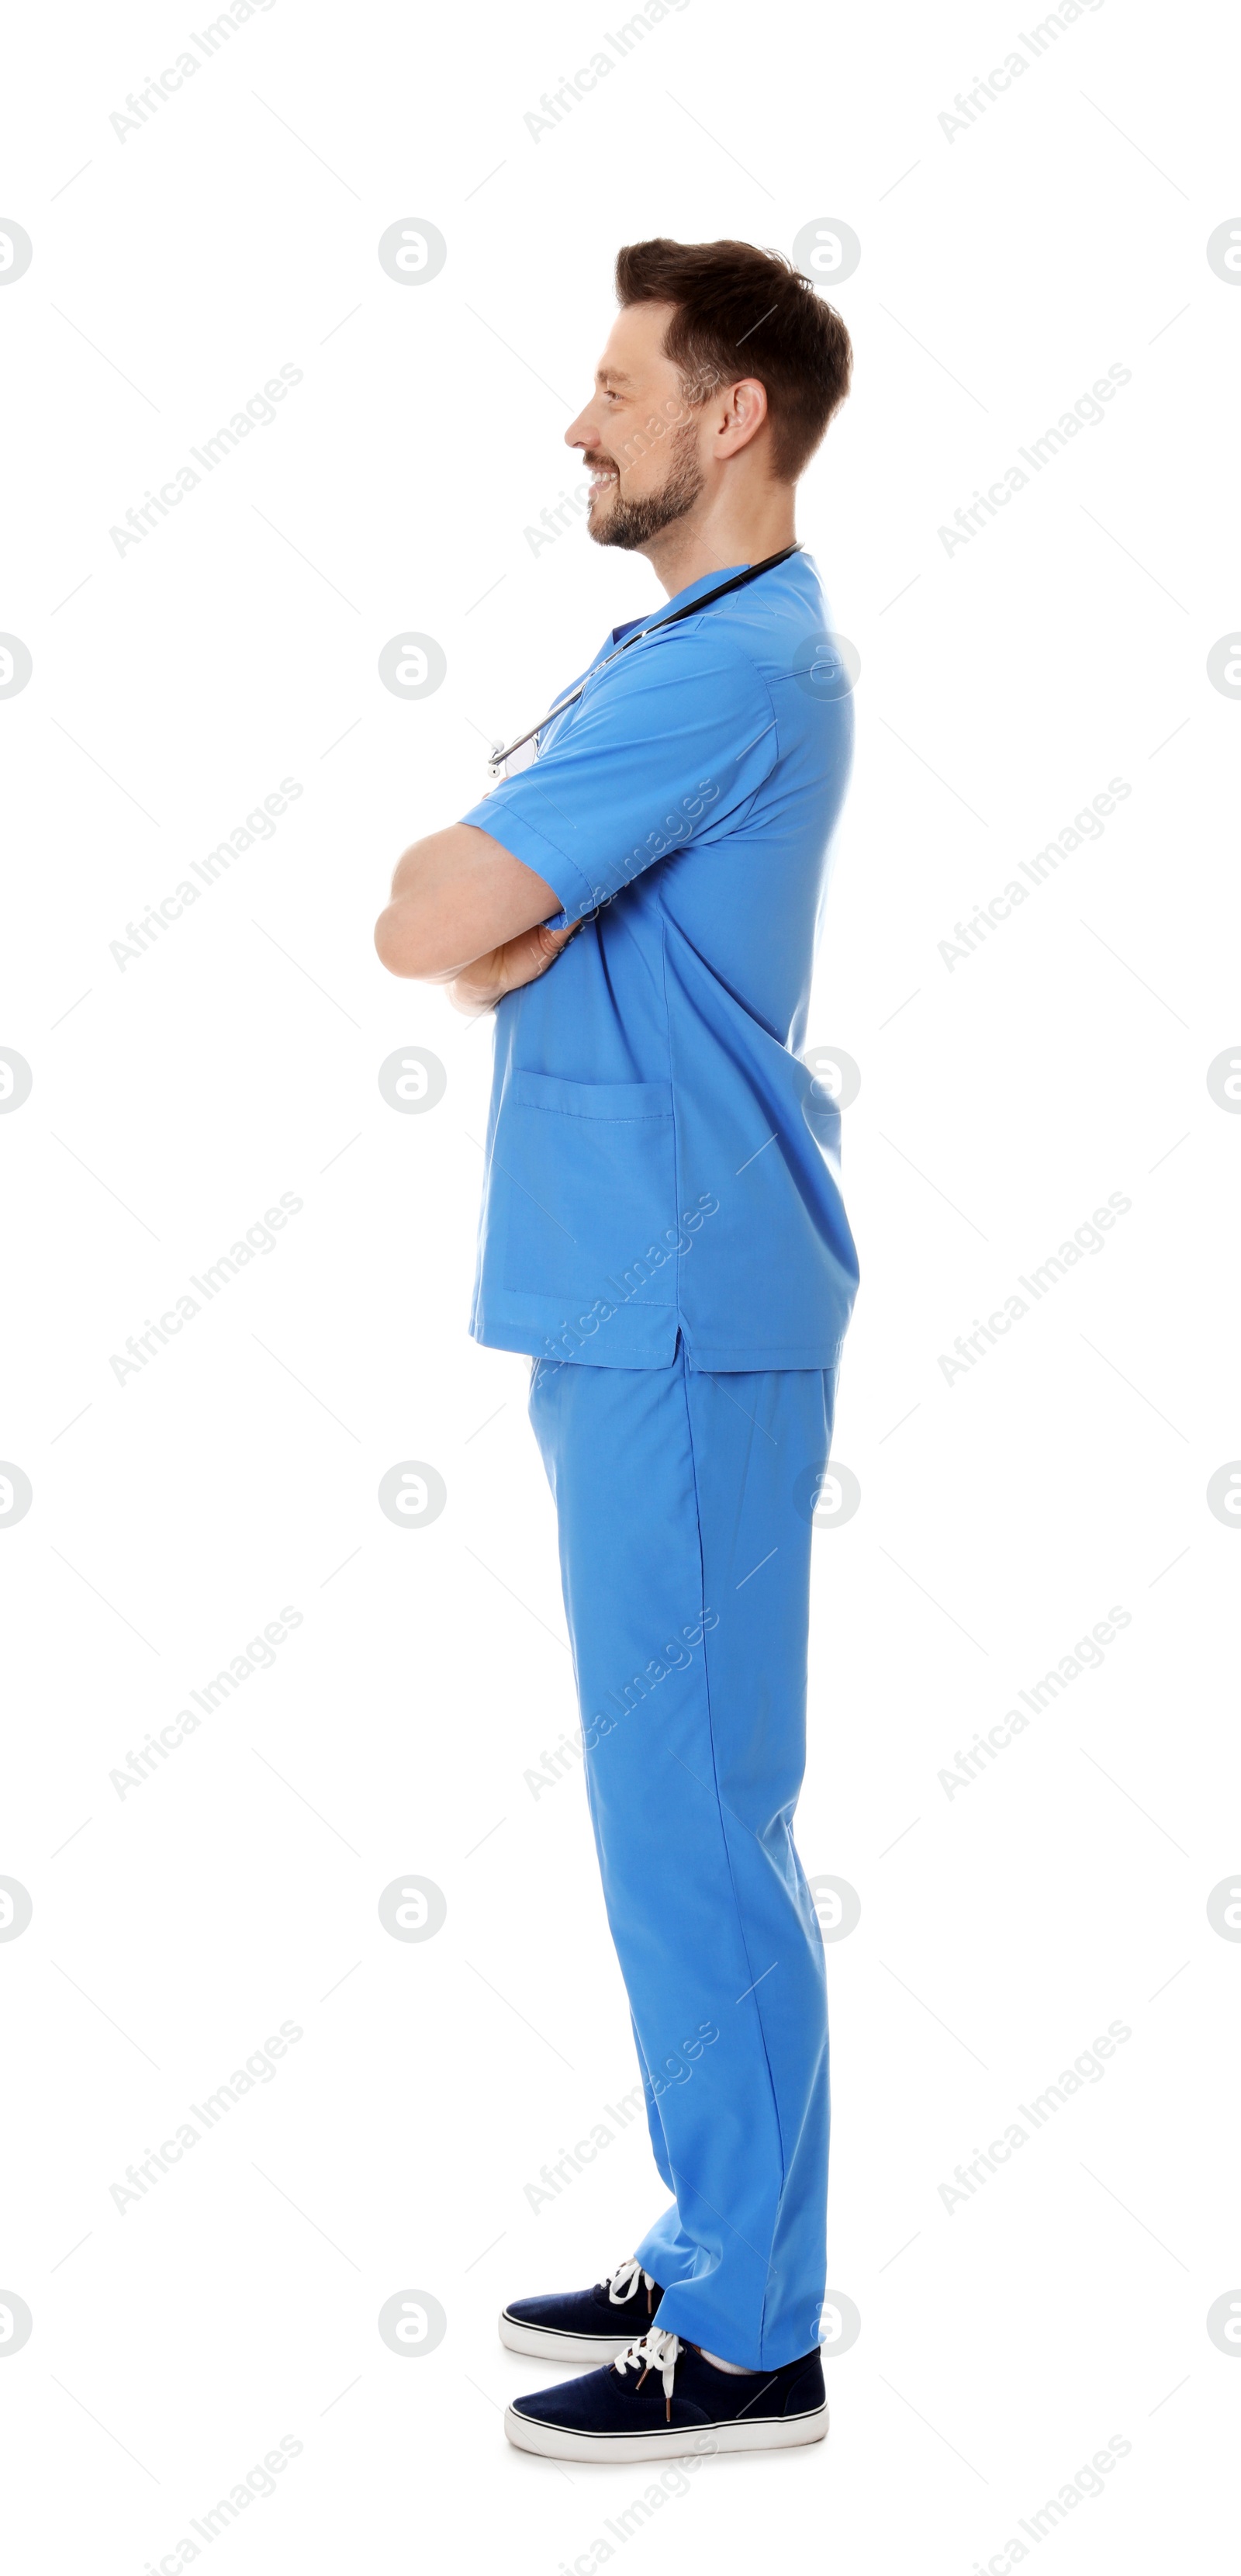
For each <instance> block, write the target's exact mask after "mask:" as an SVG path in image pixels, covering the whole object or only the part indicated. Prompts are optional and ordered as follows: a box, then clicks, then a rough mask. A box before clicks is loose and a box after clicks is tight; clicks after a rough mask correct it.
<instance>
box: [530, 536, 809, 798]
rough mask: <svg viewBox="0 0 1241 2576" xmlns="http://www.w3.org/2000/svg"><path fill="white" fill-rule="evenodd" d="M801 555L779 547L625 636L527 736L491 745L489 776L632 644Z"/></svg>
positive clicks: (795, 549)
mask: <svg viewBox="0 0 1241 2576" xmlns="http://www.w3.org/2000/svg"><path fill="white" fill-rule="evenodd" d="M800 553H801V547H800V545H792V546H782V547H781V550H780V552H779V554H778V555H764V557H763V560H762V562H761V563H756V564H749V565H748V566H747V568H746V570H745V571H744V572H736V573H734V574H733V577H732V580H731V581H722V582H720V583H719V585H718V587H717V588H716V589H715V590H707V591H704V592H703V594H702V596H701V598H700V599H691V600H690V601H689V602H688V604H687V605H686V606H685V607H684V608H674V609H673V610H672V612H671V614H670V615H669V616H667V617H657V618H655V619H654V620H653V622H652V624H651V625H650V626H644V627H642V628H641V630H640V631H639V633H638V634H636V635H627V636H626V637H625V641H624V643H623V644H618V645H617V647H616V650H615V652H614V653H609V654H608V655H607V656H606V658H605V659H604V660H603V661H602V662H596V663H595V665H594V668H593V670H590V671H588V672H587V674H586V678H585V680H583V681H581V682H580V684H579V686H578V687H577V688H576V689H570V691H569V694H568V696H567V698H558V699H557V701H556V704H555V706H554V707H549V708H548V710H547V713H546V715H545V716H540V717H539V721H538V723H537V724H535V725H531V727H530V730H529V732H528V733H519V734H518V736H517V740H516V742H510V743H499V742H495V743H493V744H492V746H491V754H490V757H489V759H488V762H487V774H488V776H489V777H490V778H503V776H504V772H505V765H506V763H507V762H508V761H510V760H511V759H512V756H513V753H514V752H515V751H520V750H521V749H522V748H523V745H524V744H526V743H528V742H533V741H534V738H535V735H536V734H539V733H541V732H542V730H543V727H544V725H549V724H550V723H551V720H552V717H553V716H559V715H563V713H564V710H565V708H566V707H572V706H576V704H577V701H578V699H579V698H580V697H581V695H582V693H583V690H584V689H585V688H586V686H587V682H589V681H590V680H596V679H597V678H598V676H599V673H600V672H601V671H606V670H607V668H608V665H609V663H611V662H618V661H619V660H620V657H621V654H622V653H627V652H628V651H629V648H630V646H631V645H632V644H641V643H643V642H644V641H645V639H646V637H647V636H648V635H656V634H658V633H659V630H660V628H661V627H664V626H679V624H680V622H681V619H682V618H683V617H697V615H698V612H699V610H700V609H702V608H710V607H711V606H712V605H713V603H714V602H715V601H716V600H717V599H723V598H724V597H725V596H726V594H727V592H729V591H730V590H744V589H745V586H746V583H747V582H751V581H757V580H758V577H759V574H760V573H763V572H773V571H774V570H775V567H776V565H777V564H782V563H787V562H788V559H789V556H790V555H799V554H800Z"/></svg>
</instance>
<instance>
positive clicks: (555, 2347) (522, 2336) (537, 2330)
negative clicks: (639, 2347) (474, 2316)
mask: <svg viewBox="0 0 1241 2576" xmlns="http://www.w3.org/2000/svg"><path fill="white" fill-rule="evenodd" d="M642 2331H643V2329H642V2328H641V2327H639V2328H638V2332H639V2333H641V2332H642ZM633 2340H634V2338H633V2336H632V2335H631V2334H628V2335H618V2336H617V2337H616V2340H615V2342H613V2341H612V2340H611V2338H610V2337H609V2336H607V2335H571V2334H557V2332H556V2330H555V2327H554V2326H525V2325H522V2323H521V2321H520V2319H519V2318H517V2317H510V2316H506V2315H504V2314H503V2313H502V2314H501V2317H500V2341H501V2343H502V2344H505V2345H506V2346H507V2348H508V2350H509V2351H510V2352H528V2353H532V2354H533V2355H534V2356H535V2358H536V2359H537V2360H539V2361H593V2362H594V2363H595V2365H596V2367H597V2368H598V2367H600V2366H602V2365H603V2364H605V2363H607V2362H609V2361H615V2360H616V2359H617V2357H618V2355H619V2354H621V2353H622V2352H628V2350H629V2347H630V2344H631V2343H632V2342H633Z"/></svg>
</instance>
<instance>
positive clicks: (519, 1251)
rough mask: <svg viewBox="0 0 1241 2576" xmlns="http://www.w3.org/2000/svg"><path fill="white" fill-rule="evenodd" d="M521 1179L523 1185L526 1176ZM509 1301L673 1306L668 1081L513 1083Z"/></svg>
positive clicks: (507, 1156)
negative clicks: (513, 1296)
mask: <svg viewBox="0 0 1241 2576" xmlns="http://www.w3.org/2000/svg"><path fill="white" fill-rule="evenodd" d="M519 1176H520V1177H519ZM491 1192H492V1198H493V1202H494V1201H496V1200H500V1199H502V1200H503V1204H504V1210H505V1220H504V1229H503V1242H504V1286H505V1288H506V1289H507V1290H508V1291H509V1292H510V1293H516V1294H518V1295H524V1296H532V1297H548V1298H552V1299H566V1300H569V1301H572V1302H573V1303H574V1304H575V1305H577V1306H579V1307H581V1306H583V1305H585V1306H586V1307H588V1308H589V1307H591V1306H593V1305H594V1303H595V1301H596V1300H599V1301H601V1302H602V1303H603V1304H605V1305H611V1306H616V1305H618V1304H620V1303H629V1302H632V1303H633V1304H635V1305H645V1306H661V1307H671V1308H675V1306H676V1302H677V1291H676V1267H677V1244H678V1242H679V1241H680V1240H681V1237H680V1229H679V1226H678V1222H677V1202H676V1152H675V1144H674V1131H673V1120H672V1086H671V1084H670V1083H666V1082H565V1081H562V1080H561V1079H560V1078H559V1077H558V1076H556V1075H553V1074H544V1073H522V1072H517V1071H514V1072H512V1073H511V1074H510V1076H509V1079H508V1082H507V1084H506V1086H505V1092H504V1098H503V1101H502V1104H501V1108H500V1115H499V1118H498V1121H497V1125H496V1135H495V1147H494V1153H493V1156H492V1169H491Z"/></svg>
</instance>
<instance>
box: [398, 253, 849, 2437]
mask: <svg viewBox="0 0 1241 2576" xmlns="http://www.w3.org/2000/svg"><path fill="white" fill-rule="evenodd" d="M616 282H617V293H618V301H619V305H620V311H619V314H618V317H617V320H616V323H615V325H614V327H613V330H612V333H611V336H610V338H609V340H608V343H607V347H606V349H605V350H604V353H603V357H602V359H601V361H600V364H599V368H598V371H597V375H596V381H595V390H594V393H593V395H592V396H591V399H590V401H589V402H588V404H587V405H586V408H585V409H584V410H583V412H582V413H581V414H580V416H579V418H578V419H577V420H576V421H575V422H574V423H573V425H572V427H571V428H570V429H569V430H568V432H567V433H566V436H567V440H568V443H569V445H570V446H571V447H575V448H580V449H581V450H582V453H583V457H584V460H585V462H586V463H587V465H589V466H590V467H592V468H593V470H594V480H593V484H592V494H591V502H590V516H589V528H590V534H591V536H592V537H593V538H594V539H595V541H596V542H597V543H598V544H600V545H615V546H620V547H623V548H626V549H628V550H631V551H637V552H639V553H641V554H644V555H645V556H646V557H647V559H648V561H649V562H650V563H651V565H652V567H653V569H654V571H655V572H656V574H657V575H658V578H659V580H660V582H661V583H662V585H663V588H664V590H665V592H666V593H667V594H668V602H669V605H668V606H667V607H665V608H663V609H662V610H659V609H655V608H653V609H652V610H651V612H650V614H649V615H648V616H647V617H645V618H639V619H634V620H631V621H630V622H629V623H628V624H627V625H625V626H621V627H616V628H614V629H613V631H612V633H611V634H610V635H609V636H608V637H607V638H606V639H605V641H604V643H603V644H602V646H601V647H600V649H599V651H598V653H597V654H596V655H595V657H594V659H593V661H592V662H591V663H590V665H589V667H588V669H587V670H586V672H585V673H584V674H580V675H579V676H578V678H576V679H575V680H573V681H571V682H570V683H569V684H568V686H567V688H566V690H565V691H563V692H562V693H561V695H560V697H559V698H558V700H557V702H556V706H555V707H554V708H553V710H552V711H551V713H550V715H549V716H548V717H546V718H545V719H544V720H543V722H542V723H541V724H540V725H539V726H538V727H537V728H536V729H535V731H534V733H533V735H531V736H529V737H527V738H526V739H525V740H524V742H523V743H521V744H519V745H517V746H515V747H512V748H511V750H510V753H509V755H508V756H507V757H504V756H502V757H501V758H500V759H499V760H498V761H497V763H496V764H495V767H496V772H497V783H496V784H495V785H494V787H493V788H492V790H491V792H490V793H489V794H488V795H487V796H485V797H484V798H483V800H482V801H481V802H480V803H479V804H477V805H475V806H473V807H472V808H471V809H470V811H469V813H468V814H467V815H466V816H464V817H463V819H462V820H461V821H460V822H459V823H456V824H454V825H452V826H450V827H449V829H448V830H446V831H442V832H437V833H433V834H432V835H431V836H430V837H429V838H428V839H425V840H422V841H419V842H416V843H415V844H414V846H413V848H412V849H410V850H408V851H406V853H405V855H404V857H403V858H402V859H401V861H400V863H399V865H398V867H397V870H396V874H395V877H394V880H393V889H392V900H391V902H390V904H389V906H388V908H387V910H386V911H385V912H384V914H383V915H382V917H381V919H380V922H379V924H378V927H377V930H376V944H377V946H378V949H379V954H380V956H381V958H382V959H383V961H384V963H385V965H387V966H389V967H390V968H391V969H392V971H393V973H395V974H398V975H412V976H417V977H422V978H424V979H426V980H429V981H434V982H441V983H444V984H447V985H448V987H449V989H450V992H451V996H452V999H453V1000H454V1001H455V1002H456V1003H457V1004H458V1006H459V1007H460V1008H462V1009H464V1010H467V1011H480V1010H488V1009H494V1012H495V1023H496V1045H495V1076H494V1085H493V1093H492V1105H491V1116H490V1123H489V1128H488V1137H487V1166H486V1180H485V1185H484V1200H483V1212H482V1224H481V1232H480V1249H479V1261H478V1276H477V1283H476V1288H475V1297H474V1310H473V1317H472V1323H471V1330H472V1332H473V1333H474V1335H475V1337H476V1338H477V1339H478V1340H479V1341H481V1342H485V1343H488V1344H490V1345H491V1346H493V1347H496V1348H499V1349H502V1350H512V1351H524V1352H528V1353H529V1355H530V1357H531V1360H532V1362H533V1367H532V1371H531V1389H530V1411H531V1418H532V1422H533V1425H534V1430H535V1434H536V1437H537V1439H538V1442H539V1446H540V1449H541V1451H542V1455H543V1461H544V1465H545V1467H546V1471H547V1474H548V1477H549V1480H550V1483H551V1487H552V1491H553V1493H554V1495H555V1499H556V1507H557V1514H558V1519H559V1529H560V1553H561V1569H562V1577H563V1584H564V1597H565V1609H566V1614H567V1618H568V1623H569V1629H570V1633H571V1637H572V1641H573V1651H574V1661H575V1668H576V1674H577V1684H578V1690H579V1694H580V1702H581V1715H582V1727H583V1749H584V1754H585V1766H586V1779H587V1790H588V1796H589V1802H590V1812H591V1820H592V1823H593V1826H594V1832H595V1838H596V1843H597V1847H598V1854H599V1862H600V1868H601V1871H602V1876H603V1886H604V1894H605V1898H606V1902H607V1909H608V1920H609V1924H610V1926H611V1930H612V1935H613V1938H614V1940H615V1943H616V1948H617V1952H618V1955H619V1959H620V1964H621V1969H622V1972H623V1975H624V1978H625V1984H626V1988H627V1991H628V1995H629V2001H630V2006H631V2011H632V2017H633V2028H634V2036H635V2040H636V2043H637V2049H638V2055H639V2060H640V2063H641V2067H642V2073H643V2079H644V2084H645V2089H646V2098H647V2108H648V2116H649V2123H650V2131H651V2141H652V2146H653V2149H654V2155H655V2161H656V2164H657V2166H658V2168H659V2171H660V2174H661V2176H662V2178H663V2181H664V2184H665V2186H666V2188H667V2190H668V2191H669V2192H671V2193H672V2195H673V2198H672V2201H671V2204H670V2206H669V2207H668V2208H667V2209H666V2210H665V2211H664V2213H663V2215H662V2216H661V2217H658V2218H656V2220H655V2221H654V2223H653V2225H652V2226H651V2228H650V2229H649V2231H648V2233H647V2234H646V2236H645V2237H644V2238H643V2239H642V2242H641V2244H640V2245H639V2246H638V2248H637V2251H636V2254H634V2255H632V2256H631V2257H629V2258H628V2260H627V2261H626V2262H625V2263H623V2264H621V2265H620V2266H619V2267H618V2268H617V2269H616V2270H615V2271H614V2272H613V2273H611V2274H609V2275H608V2276H607V2277H606V2278H605V2279H604V2280H602V2281H600V2282H598V2283H596V2284H595V2285H594V2287H593V2288H590V2289H587V2290H582V2291H576V2292H567V2293H553V2294H543V2295H540V2296H535V2297H529V2298H519V2299H515V2300H514V2301H513V2302H512V2303H511V2304H510V2306H509V2307H508V2308H506V2309H505V2311H504V2314H503V2317H502V2319H501V2335H502V2337H503V2340H504V2341H505V2343H507V2344H508V2345H509V2346H510V2347H511V2348H512V2349H514V2350H516V2351H519V2352H527V2353H534V2354H546V2355H548V2356H549V2357H555V2358H558V2359H559V2360H561V2361H564V2362H582V2361H585V2362H594V2363H596V2364H597V2365H598V2366H597V2367H595V2368H593V2369H591V2370H589V2371H587V2372H586V2373H585V2375H581V2376H578V2377H576V2378H573V2379H570V2380H567V2381H564V2382H562V2383H560V2384H558V2385H557V2386H554V2387H552V2388H549V2389H546V2390H543V2391H541V2392H539V2393H538V2394H535V2395H532V2396H528V2397H525V2398H521V2399H519V2400H517V2401H516V2402H515V2404H514V2405H513V2406H511V2407H510V2408H509V2410H508V2415H507V2418H506V2430H507V2432H508V2435H509V2439H510V2440H511V2441H513V2442H515V2443H516V2444H517V2445H518V2446H519V2447H520V2448H524V2449H527V2450H534V2451H539V2452H542V2453H545V2454H548V2455H550V2456H552V2457H555V2458H562V2459H571V2458H580V2459H587V2460H589V2459H615V2458H626V2459H633V2458H639V2459H646V2458H662V2457H664V2456H667V2455H669V2454H671V2455H674V2456H675V2455H676V2454H677V2453H679V2452H685V2451H692V2450H700V2449H703V2448H715V2449H724V2448H727V2449H741V2448H746V2449H750V2448H762V2449H766V2448H778V2447H785V2446H789V2445H792V2444H795V2443H802V2442H806V2441H813V2440H817V2439H818V2438H819V2437H820V2436H821V2435H822V2433H823V2432H824V2431H825V2430H826V2424H827V2413H826V2406H825V2403H824V2395H823V2373H822V2364H821V2359H820V2354H819V2311H820V2307H821V2303H822V2299H823V2291H824V2229H825V2207H826V2189H827V2137H828V2080H827V2020H826V2005H825V1997H824V1976H823V1947H822V1939H821V1935H820V1932H819V1926H818V1922H817V1919H816V1916H815V1911H814V1906H813V1903H812V1900H811V1897H810V1894H809V1891H808V1888H807V1885H806V1880H805V1877H804V1874H803V1871H802V1867H801V1863H800V1861H799V1859H798V1856H797V1851H796V1848H795V1846H794V1842H793V1837H792V1820H793V1813H794V1809H795V1807H796V1803H797V1797H798V1792H799V1788H800V1785H801V1779H802V1772H803V1766H804V1758H805V1704H806V1651H807V1626H808V1609H809V1575H810V1545H811V1529H812V1515H813V1511H814V1505H815V1500H816V1497H817V1493H818V1489H819V1485H820V1482H821V1480H822V1476H823V1472H824V1469H825V1467H826V1463H827V1456H828V1449H829V1446H830V1442H831V1432H832V1414H833V1404H834V1397H835V1388H836V1374H837V1367H838V1363H839V1357H840V1348H841V1342H842V1339H843V1336H844V1332H845V1328H846V1325H847V1323H848V1320H849V1313H850V1309H851V1306H852V1302H853V1298H854V1293H855V1290H856V1286H857V1260H856V1255H855V1251H854V1246H853V1241H852V1237H851V1235H850V1232H849V1227H848V1224H847V1221H846V1218H845V1214H844V1209H843V1207H842V1204H841V1199H840V1192H839V1177H838V1176H839V1115H838V1112H837V1111H836V1109H835V1107H834V1105H833V1103H832V1102H831V1100H830V1099H828V1098H826V1097H825V1096H824V1094H823V1091H822V1089H821V1087H820V1086H819V1085H818V1084H816V1082H815V1081H814V1080H813V1079H812V1077H811V1075H810V1074H809V1072H808V1071H807V1069H806V1068H805V1066H804V1065H803V1064H802V1063H801V1062H800V1061H799V1054H798V1050H799V1049H800V1048H801V1047H802V1046H803V1045H804V1043H805V1036H806V1011H807V1006H808V1000H809V992H810V980H811V972H812V967H813V960H814V949H815V942H816V937H817V932H818V926H819V919H820V914H821V909H822V904H823V897H824V891H825V883H826V873H827V864H828V854H829V844H830V839H831V834H832V829H833V826H834V823H835V820H836V816H837V813H838V811H839V807H840V803H841V799H842V796H843V793H844V789H845V785H846V781H847V775H848V769H849V761H850V754H851V746H852V700H851V697H850V694H849V676H848V673H847V671H846V670H845V668H844V667H843V664H842V659H841V656H840V654H839V653H838V651H837V650H836V648H835V646H834V644H833V642H832V639H831V635H830V631H829V618H828V611H827V608H826V604H825V602H824V598H823V594H822V591H821V589H820V586H819V579H818V575H817V572H816V570H815V567H814V565H813V563H812V561H811V559H810V558H809V556H807V555H806V554H804V553H803V552H802V551H801V550H800V549H799V547H798V546H797V542H796V537H795V533H794V516H793V504H794V487H795V484H796V481H797V477H798V475H799V474H800V473H801V471H802V468H803V466H804V465H805V463H806V461H807V459H808V458H809V456H810V455H811V454H812V453H813V452H814V449H815V448H816V447H817V446H818V444H819V441H820V440H821V438H822V436H823V433H824V431H825V429H826V427H827V424H828V421H829V419H830V417H831V415H832V413H833V411H834V410H835V408H836V406H837V405H838V403H839V402H840V401H841V400H843V398H844V396H845V394H846V393H847V391H848V383H849V368H850V349H849V341H848V335H847V333H846V331H845V328H844V325H843V323H842V322H841V320H840V318H839V316H838V315H837V314H836V313H834V312H833V310H832V308H831V307H830V306H829V305H827V304H826V303H824V302H823V301H822V299H821V298H820V297H819V296H818V295H817V294H816V292H815V290H814V288H813V287H812V286H811V285H810V284H809V283H808V282H807V280H806V279H804V278H803V277H800V276H799V275H798V274H797V273H796V272H795V271H794V270H792V268H791V267H790V265H789V264H788V262H787V261H785V260H783V259H781V258H779V257H778V256H776V255H774V254H771V253H768V252H763V251H759V250H755V249H752V248H751V247H750V246H749V245H748V244H745V243H739V242H714V243H702V244H690V245H685V244H680V243H676V242H670V241H664V240H656V241H651V242H643V243H638V244H636V245H633V246H631V247H630V248H629V249H626V250H623V251H622V252H621V253H620V256H619V258H618V261H617V280H616Z"/></svg>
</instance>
